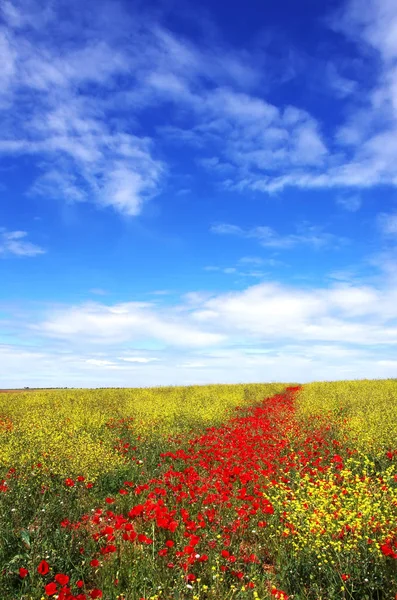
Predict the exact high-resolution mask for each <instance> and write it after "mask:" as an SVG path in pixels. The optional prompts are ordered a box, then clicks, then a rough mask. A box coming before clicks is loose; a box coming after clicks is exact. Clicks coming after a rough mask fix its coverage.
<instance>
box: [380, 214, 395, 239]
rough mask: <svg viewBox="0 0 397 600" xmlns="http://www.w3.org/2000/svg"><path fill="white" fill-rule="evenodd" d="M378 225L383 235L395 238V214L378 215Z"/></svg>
mask: <svg viewBox="0 0 397 600" xmlns="http://www.w3.org/2000/svg"><path fill="white" fill-rule="evenodd" d="M378 225H379V228H380V230H381V232H382V233H383V235H386V236H395V235H396V234H397V213H380V214H379V215H378Z"/></svg>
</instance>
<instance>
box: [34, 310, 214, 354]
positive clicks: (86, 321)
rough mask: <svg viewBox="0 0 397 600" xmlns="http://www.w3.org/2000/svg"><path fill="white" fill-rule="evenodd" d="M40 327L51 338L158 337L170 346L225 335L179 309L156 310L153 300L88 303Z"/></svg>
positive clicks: (107, 340)
mask: <svg viewBox="0 0 397 600" xmlns="http://www.w3.org/2000/svg"><path fill="white" fill-rule="evenodd" d="M39 329H40V330H41V331H42V332H44V333H45V334H47V335H49V336H50V337H54V338H61V339H70V340H73V339H74V340H76V339H78V338H79V337H80V336H83V337H84V338H85V339H86V340H87V341H90V340H91V341H95V343H100V342H102V343H105V344H107V343H120V342H123V341H133V342H136V343H138V342H140V341H141V342H142V341H144V340H147V339H151V340H156V341H158V342H161V343H163V344H166V345H169V346H176V347H178V346H182V347H183V346H186V347H192V348H194V347H203V346H210V345H212V344H217V343H220V342H221V341H222V339H223V335H221V334H216V333H211V332H207V331H206V330H205V328H201V329H200V328H198V327H197V326H195V325H194V324H193V323H192V322H191V323H187V322H186V320H185V319H184V318H183V317H182V316H180V315H179V314H178V312H177V311H170V312H165V313H164V314H163V312H162V311H159V312H158V313H156V310H155V306H154V305H153V306H152V305H150V304H149V303H138V302H129V303H124V304H116V305H113V306H106V305H103V304H85V305H82V306H76V307H71V308H68V309H66V310H64V311H58V312H55V313H54V314H51V315H49V317H48V318H47V320H45V321H44V322H43V323H41V324H40V325H39Z"/></svg>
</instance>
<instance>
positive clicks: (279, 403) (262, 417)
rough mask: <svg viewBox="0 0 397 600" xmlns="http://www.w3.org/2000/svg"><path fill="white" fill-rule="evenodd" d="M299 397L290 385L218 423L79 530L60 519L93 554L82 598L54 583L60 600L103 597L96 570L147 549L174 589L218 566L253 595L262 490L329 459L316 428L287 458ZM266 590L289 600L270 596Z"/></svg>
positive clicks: (265, 512)
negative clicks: (253, 542)
mask: <svg viewBox="0 0 397 600" xmlns="http://www.w3.org/2000/svg"><path fill="white" fill-rule="evenodd" d="M298 390H299V387H290V388H287V389H286V391H285V392H284V393H282V394H277V395H275V396H273V397H271V398H267V399H265V400H264V401H263V402H262V403H260V404H259V405H256V406H254V407H252V408H250V409H247V408H242V409H237V416H236V417H235V418H233V419H231V420H230V421H229V422H228V423H226V424H225V425H223V426H221V427H216V428H215V427H214V428H210V429H207V430H206V432H205V433H204V434H203V435H200V436H199V437H196V438H194V439H192V440H190V441H189V442H188V444H186V445H185V447H184V448H181V449H177V450H175V451H170V452H166V453H164V454H162V460H163V463H162V475H161V476H160V477H158V478H156V479H150V480H149V481H147V483H145V484H143V485H139V486H136V487H135V488H133V487H131V483H130V482H126V483H125V486H124V487H123V488H122V489H121V490H120V499H119V498H107V500H106V501H107V504H108V505H112V510H109V509H108V510H106V509H103V508H98V509H96V511H95V512H94V514H91V515H85V516H84V517H83V518H82V519H81V521H80V522H79V523H74V524H70V523H68V522H67V520H65V522H63V524H62V525H63V527H69V528H71V529H72V530H74V532H75V534H74V535H76V536H79V535H80V533H82V534H86V533H87V531H89V532H90V535H91V536H92V538H93V540H94V541H95V546H96V550H95V551H94V553H93V554H92V555H91V556H90V559H89V560H90V562H91V566H92V568H93V575H92V581H91V582H90V584H89V582H87V586H86V590H87V591H86V593H84V592H83V591H82V590H79V593H78V594H77V595H73V593H72V591H71V589H70V588H69V587H68V586H59V585H58V586H56V588H57V593H58V594H59V600H73V599H75V600H85V599H86V598H95V597H101V596H100V595H99V594H100V592H101V590H100V589H98V588H95V589H92V587H93V584H94V582H95V575H94V570H95V569H98V567H99V568H101V567H102V568H106V567H109V566H110V564H111V562H112V560H116V556H118V555H119V553H118V550H119V548H120V546H122V545H124V544H132V548H134V547H137V546H139V547H140V549H141V550H142V548H144V547H145V546H148V551H150V553H151V554H152V553H153V552H154V551H155V552H156V554H157V557H158V561H162V563H163V565H161V566H162V567H166V568H167V569H169V572H175V581H180V573H181V571H182V572H183V573H184V576H185V579H186V582H187V583H188V584H192V583H193V582H194V581H195V580H196V579H197V578H198V577H200V578H201V580H202V581H205V579H206V577H208V566H207V573H206V563H208V562H210V564H215V562H216V561H218V563H219V560H220V561H221V563H222V564H221V570H222V571H223V572H224V573H227V577H229V578H231V579H232V580H233V579H234V580H235V581H236V582H238V581H239V580H241V581H242V583H244V584H245V585H246V586H248V587H254V583H253V582H252V581H251V580H250V579H249V577H250V575H249V573H252V566H253V565H258V568H263V567H264V566H265V567H266V566H267V567H268V569H269V568H270V569H271V567H269V564H270V563H271V556H266V551H264V552H263V553H262V555H261V556H258V555H256V554H255V553H253V552H252V549H251V548H250V532H251V531H252V530H253V529H255V530H257V529H258V528H265V527H266V525H267V521H266V519H269V518H271V517H270V516H271V515H272V514H273V513H274V507H273V506H272V504H271V503H270V501H269V500H268V499H267V498H266V495H265V493H266V489H267V488H268V486H270V485H272V484H274V483H276V482H277V481H280V480H282V481H285V482H288V476H289V475H290V472H291V470H293V469H295V468H299V470H300V472H302V470H303V471H304V472H309V473H312V474H313V475H314V474H315V473H316V472H317V471H318V470H319V469H320V470H321V469H322V464H323V463H324V465H325V462H327V460H328V462H329V459H330V457H329V452H328V453H327V451H325V448H324V447H323V444H322V433H321V431H319V430H317V431H316V430H314V433H312V434H311V435H310V436H308V437H304V438H303V444H302V445H300V450H299V452H291V448H290V440H291V439H292V438H295V439H296V437H297V436H298V435H300V436H302V432H301V431H300V430H299V427H298V425H297V423H296V421H295V420H294V398H295V395H296V393H297V392H298ZM324 468H326V467H325V466H324ZM126 494H128V495H129V497H130V498H131V499H132V495H133V494H134V495H135V496H136V497H137V498H139V502H135V503H134V504H133V505H132V506H131V505H130V506H131V507H130V508H129V510H128V511H124V512H120V511H118V510H117V506H118V504H119V502H121V500H123V503H124V505H125V495H126ZM121 496H122V497H123V498H121ZM108 508H110V507H108ZM153 532H154V533H155V535H153ZM236 540H238V543H237V544H236ZM149 547H150V549H149ZM159 566H160V564H159ZM262 572H263V571H262ZM51 589H55V586H53V587H52V588H51ZM122 591H123V590H120V592H122ZM270 591H271V593H272V594H273V595H274V596H276V597H278V598H286V597H287V595H286V593H285V592H282V591H280V590H277V589H275V588H272V589H271V590H270Z"/></svg>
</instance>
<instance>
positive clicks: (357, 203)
mask: <svg viewBox="0 0 397 600" xmlns="http://www.w3.org/2000/svg"><path fill="white" fill-rule="evenodd" d="M336 203H337V204H338V205H339V206H341V207H342V208H343V209H344V210H347V211H348V212H356V211H358V210H359V209H360V208H361V204H362V200H361V197H360V196H359V195H357V194H353V195H340V196H338V197H337V199H336Z"/></svg>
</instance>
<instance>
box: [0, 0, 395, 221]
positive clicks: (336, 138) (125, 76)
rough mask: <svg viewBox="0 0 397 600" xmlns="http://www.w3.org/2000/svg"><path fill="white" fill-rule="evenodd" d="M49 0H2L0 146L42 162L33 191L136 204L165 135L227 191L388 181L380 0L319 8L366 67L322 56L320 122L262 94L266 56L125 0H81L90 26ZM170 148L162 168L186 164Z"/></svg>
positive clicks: (389, 57) (391, 114)
mask: <svg viewBox="0 0 397 600" xmlns="http://www.w3.org/2000/svg"><path fill="white" fill-rule="evenodd" d="M72 4H73V2H72ZM62 6H63V3H62V2H60V3H59V5H58V4H57V3H55V4H54V3H52V2H45V1H43V2H38V0H37V1H35V0H31V1H29V2H27V3H26V2H25V3H22V2H18V1H16V2H14V3H12V4H11V2H9V1H8V0H7V1H5V0H3V2H2V3H1V7H2V13H3V18H4V21H5V25H4V26H2V27H0V48H1V55H2V56H3V59H4V60H3V64H4V66H3V68H2V70H1V73H0V83H1V86H0V90H1V91H0V110H2V111H4V114H5V115H6V120H5V126H4V127H3V130H2V138H1V139H0V152H1V153H3V154H14V155H15V154H29V155H30V156H31V157H32V160H33V161H34V163H35V165H36V166H37V168H38V170H39V172H40V173H41V175H40V176H39V177H38V178H37V179H36V181H35V182H34V183H33V185H32V186H31V191H32V193H36V194H42V195H45V196H48V197H51V198H61V199H64V200H65V199H66V200H67V201H69V202H83V201H84V202H94V203H95V204H97V205H98V206H101V207H111V208H112V209H113V210H115V211H117V212H118V213H121V214H124V215H130V216H134V215H137V214H139V213H140V212H141V211H142V209H143V206H144V203H145V202H146V201H147V200H148V199H150V198H152V197H153V196H154V195H156V194H157V193H158V192H159V191H161V190H162V189H163V185H164V181H165V178H166V176H167V174H168V173H170V169H169V166H168V165H167V152H166V149H167V148H168V147H169V143H171V142H172V143H177V144H178V143H179V144H183V145H184V148H186V145H187V144H189V146H190V151H191V152H192V154H193V158H194V161H195V164H197V165H200V166H201V167H202V168H204V169H206V170H207V172H210V173H211V175H212V177H213V178H214V180H215V182H217V183H220V184H221V185H222V186H224V187H226V188H227V189H229V190H235V191H244V190H247V189H249V190H253V191H256V192H265V193H275V192H277V191H279V190H282V189H283V188H285V187H287V186H295V187H300V188H330V187H336V188H346V187H348V188H349V193H350V192H351V189H352V188H355V189H360V188H366V187H370V186H374V185H377V184H389V185H393V186H396V185H397V176H396V173H395V167H394V164H395V156H396V154H397V141H396V140H397V100H396V89H397V75H396V73H397V70H396V68H395V67H396V60H397V50H396V43H395V41H394V39H395V28H396V21H397V6H396V4H395V3H394V2H393V0H371V2H368V3H366V4H365V7H362V3H361V2H359V1H358V0H349V1H348V2H346V3H345V4H344V5H343V7H342V8H341V10H340V11H339V12H338V14H337V17H335V18H334V20H333V21H332V19H331V20H330V24H331V25H332V26H333V27H334V29H337V30H338V32H339V35H344V36H346V37H347V38H348V39H349V40H351V41H354V42H356V43H357V52H358V54H360V55H362V60H363V61H367V63H368V65H369V66H370V67H371V72H372V71H373V72H374V76H373V77H372V79H371V82H370V83H369V82H366V81H359V80H356V79H354V77H353V75H351V76H347V75H346V73H344V72H343V69H341V68H340V65H339V64H337V62H335V63H334V62H327V63H326V64H325V65H324V72H325V73H326V79H327V86H328V88H332V89H333V92H334V93H336V94H337V95H339V98H341V99H342V100H343V102H345V105H344V110H343V112H342V113H341V116H340V119H339V123H341V124H340V125H338V126H336V125H334V128H333V130H332V128H331V130H330V127H329V124H326V123H323V122H322V121H321V120H320V118H319V117H318V116H315V115H314V114H312V113H311V112H309V111H308V110H305V107H304V102H302V103H301V104H302V105H301V106H295V105H292V104H291V103H290V104H289V103H288V101H287V102H284V101H283V104H282V105H281V104H280V105H278V104H276V103H275V102H274V101H273V102H272V101H270V99H269V98H270V96H269V88H270V87H271V84H272V83H274V78H272V77H271V76H270V75H269V77H268V79H267V80H266V81H265V83H266V85H264V80H265V79H266V78H265V75H264V70H263V68H261V65H262V64H263V59H264V56H265V55H264V56H258V55H257V54H255V51H253V50H251V51H249V50H247V49H241V48H233V49H232V48H230V47H229V46H228V45H227V44H225V43H222V42H221V41H219V37H218V39H217V40H215V37H216V36H215V37H213V38H211V39H210V40H208V39H204V38H203V39H201V40H200V39H197V40H196V41H194V42H193V41H192V40H189V39H187V38H186V37H184V36H183V35H181V34H176V33H175V32H173V31H170V30H169V29H167V28H166V27H165V26H164V24H163V23H162V22H161V17H158V16H156V17H154V14H153V13H151V14H150V15H149V13H146V12H145V11H141V13H140V14H137V13H136V12H134V11H133V9H132V8H131V7H130V6H129V8H128V10H124V9H123V8H122V7H121V5H118V7H117V10H116V9H115V8H114V4H112V3H107V2H102V3H100V6H97V5H91V3H90V2H88V3H87V10H88V11H89V9H88V7H89V6H91V7H92V6H95V11H89V13H90V20H89V23H90V24H89V25H87V22H86V20H85V17H86V13H85V9H84V10H82V9H80V8H79V9H78V10H73V9H72V10H70V11H69V12H68V15H69V16H67V17H66V16H65V15H66V13H64V11H63V10H62ZM73 6H74V4H73ZM76 6H77V4H76ZM79 6H80V5H79ZM61 12H62V18H61V17H60V13H61ZM159 14H160V13H159ZM54 23H57V27H56V36H55V35H54V34H53V31H55V28H54ZM59 23H61V26H59ZM70 30H73V32H74V36H73V41H71V40H70V35H69V32H70ZM363 48H371V50H372V54H371V53H368V52H367V51H364V49H363ZM265 58H267V64H268V63H269V57H266V56H265ZM148 110H150V114H151V119H150V126H147V119H146V115H147V111H148ZM346 115H347V116H346ZM172 160H173V169H172V171H173V172H175V170H177V169H180V170H181V171H183V170H184V169H185V168H186V167H185V166H184V165H183V160H181V161H178V159H175V158H174V156H173V158H172ZM172 175H173V173H171V175H170V176H172ZM353 197H354V193H350V198H353ZM356 205H357V201H356V203H354V202H353V201H352V200H351V201H350V203H349V202H348V201H347V200H346V202H345V208H346V209H347V210H353V208H354V207H355V206H356Z"/></svg>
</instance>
